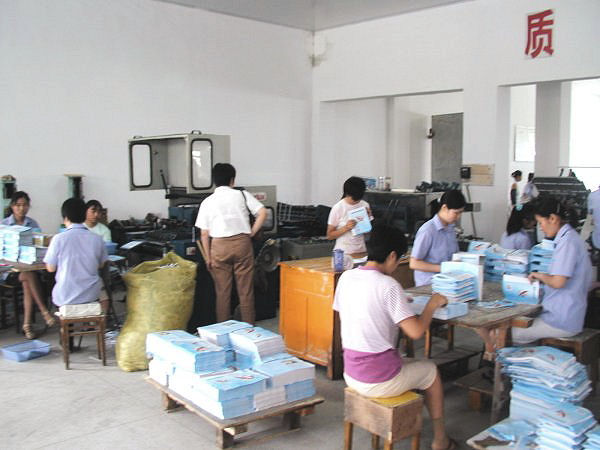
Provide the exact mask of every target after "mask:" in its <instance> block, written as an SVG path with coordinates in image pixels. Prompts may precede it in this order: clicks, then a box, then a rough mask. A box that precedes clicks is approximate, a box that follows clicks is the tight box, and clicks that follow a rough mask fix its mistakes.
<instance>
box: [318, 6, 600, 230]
mask: <svg viewBox="0 0 600 450" xmlns="http://www.w3.org/2000/svg"><path fill="white" fill-rule="evenodd" d="M548 8H553V9H554V19H555V26H554V33H555V36H554V37H555V41H554V49H555V52H554V54H553V56H552V57H544V58H537V59H535V60H531V59H528V58H526V56H525V54H524V52H525V46H526V39H527V30H526V17H527V15H528V14H531V13H533V12H540V11H543V10H545V9H548ZM598 17H600V2H598V1H596V0H579V1H577V2H572V1H570V0H555V1H552V2H548V1H547V0H532V1H528V2H522V1H520V0H489V1H476V2H464V3H458V4H454V5H449V6H446V7H443V8H432V9H427V10H423V11H418V12H414V13H410V14H404V15H401V16H395V17H389V18H384V19H379V20H374V21H370V22H365V23H360V24H354V25H349V26H344V27H339V28H335V29H330V30H325V31H322V32H319V33H317V38H319V39H322V40H323V41H324V43H325V47H326V52H325V54H324V55H323V56H322V58H321V62H320V64H319V65H317V66H316V67H315V69H314V71H313V127H312V130H313V142H312V150H313V155H312V170H311V176H312V177H313V180H312V182H311V187H312V188H313V189H312V191H311V197H312V198H313V201H319V196H320V195H322V193H323V192H325V193H327V192H329V189H328V188H327V185H323V179H324V178H325V175H326V174H328V173H331V172H332V171H333V170H334V169H333V168H334V164H335V162H336V161H334V160H332V159H327V158H325V160H324V161H321V160H318V163H317V159H316V158H315V157H316V156H317V155H318V154H322V153H323V152H326V149H328V148H330V147H329V146H331V145H333V139H331V137H330V135H329V132H330V131H331V130H330V129H328V127H327V126H328V125H329V124H331V123H334V122H335V117H333V110H332V109H331V103H328V102H337V101H342V100H350V99H351V100H357V99H361V98H373V97H389V96H400V95H416V94H423V93H432V92H446V91H462V93H463V95H462V101H463V109H464V141H463V162H464V163H465V164H492V165H493V166H494V182H493V185H492V186H473V187H472V188H471V192H472V196H473V200H474V201H479V202H482V212H481V213H479V214H477V215H476V224H477V231H478V234H479V235H481V236H482V237H484V238H487V239H498V237H499V236H500V234H501V231H502V229H503V228H504V225H505V223H506V211H507V208H506V204H507V195H508V194H507V192H508V189H509V186H510V177H509V176H508V174H509V173H510V172H509V168H510V164H509V157H508V152H509V151H510V149H511V128H512V127H511V107H510V103H511V93H510V86H515V85H523V84H535V83H539V82H547V81H563V80H572V79H584V78H594V77H598V76H599V75H600V53H599V52H598V51H597V42H599V41H600V28H598V27H597V18H598ZM540 153H543V149H538V155H539V154H540ZM463 222H466V223H465V231H466V232H467V233H469V232H471V231H472V230H470V229H469V224H468V222H470V221H463Z"/></svg>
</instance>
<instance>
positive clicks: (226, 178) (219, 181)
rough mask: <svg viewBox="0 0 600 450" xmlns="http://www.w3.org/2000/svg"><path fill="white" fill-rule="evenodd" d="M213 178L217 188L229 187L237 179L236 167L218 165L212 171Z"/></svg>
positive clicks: (225, 164) (223, 164)
mask: <svg viewBox="0 0 600 450" xmlns="http://www.w3.org/2000/svg"><path fill="white" fill-rule="evenodd" d="M212 176H213V181H214V183H215V186H217V187H219V186H229V183H231V180H233V179H234V178H235V167H233V166H232V165H231V164H229V163H217V164H215V165H214V167H213V169H212Z"/></svg>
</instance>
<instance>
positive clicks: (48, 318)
mask: <svg viewBox="0 0 600 450" xmlns="http://www.w3.org/2000/svg"><path fill="white" fill-rule="evenodd" d="M42 317H43V318H44V321H45V322H46V326H47V327H48V328H49V327H51V326H52V325H54V324H55V323H56V319H55V318H54V317H52V314H50V311H43V312H42Z"/></svg>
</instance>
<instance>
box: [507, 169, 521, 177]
mask: <svg viewBox="0 0 600 450" xmlns="http://www.w3.org/2000/svg"><path fill="white" fill-rule="evenodd" d="M522 175H523V172H521V171H520V170H515V171H514V172H513V173H511V174H510V176H511V177H513V178H517V177H520V176H522Z"/></svg>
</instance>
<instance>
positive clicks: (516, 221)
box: [500, 203, 535, 250]
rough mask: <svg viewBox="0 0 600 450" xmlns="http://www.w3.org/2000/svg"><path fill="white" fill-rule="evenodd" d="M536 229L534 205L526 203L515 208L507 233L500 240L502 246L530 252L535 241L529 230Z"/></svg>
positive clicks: (508, 223)
mask: <svg viewBox="0 0 600 450" xmlns="http://www.w3.org/2000/svg"><path fill="white" fill-rule="evenodd" d="M534 227H535V217H534V215H533V205H532V204H531V203H525V204H521V205H517V206H515V207H514V208H513V210H512V212H511V213H510V217H509V218H508V222H507V224H506V231H505V232H504V233H502V237H501V238H500V246H501V247H503V248H507V249H514V250H520V249H523V250H529V249H531V247H533V241H532V240H531V235H530V233H529V230H532V229H533V228H534Z"/></svg>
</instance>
